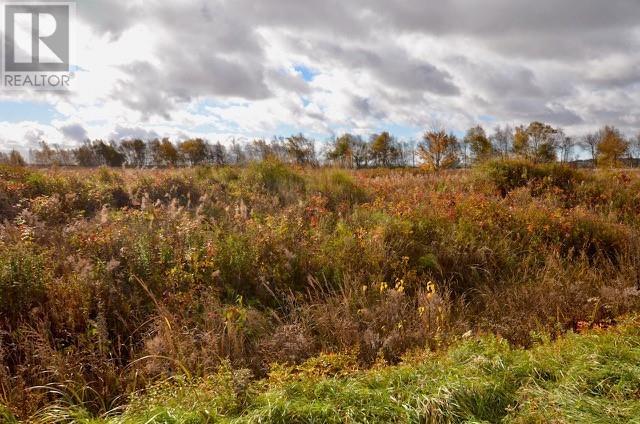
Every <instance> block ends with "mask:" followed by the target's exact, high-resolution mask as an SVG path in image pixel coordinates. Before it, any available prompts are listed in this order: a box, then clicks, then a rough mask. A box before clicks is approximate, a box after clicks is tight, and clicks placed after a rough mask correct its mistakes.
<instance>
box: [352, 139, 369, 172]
mask: <svg viewBox="0 0 640 424" xmlns="http://www.w3.org/2000/svg"><path fill="white" fill-rule="evenodd" d="M351 141H352V143H353V148H352V150H353V163H354V165H355V167H356V168H358V169H359V168H363V167H367V166H369V144H368V143H367V142H365V141H364V140H363V139H362V137H360V136H357V137H355V138H354V139H353V140H351Z"/></svg>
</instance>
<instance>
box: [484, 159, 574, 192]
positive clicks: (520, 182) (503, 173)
mask: <svg viewBox="0 0 640 424" xmlns="http://www.w3.org/2000/svg"><path fill="white" fill-rule="evenodd" d="M480 172H481V174H482V175H483V176H485V177H486V178H487V179H488V180H489V181H490V182H491V183H492V184H493V185H494V186H495V188H496V189H497V190H499V191H500V192H501V193H502V195H503V196H506V194H507V193H509V192H510V191H512V190H514V189H516V188H518V187H524V186H531V187H532V188H533V189H536V190H539V189H545V188H546V189H548V188H554V187H555V188H559V189H562V190H566V191H569V190H572V189H573V188H574V186H575V185H577V184H579V183H580V182H581V181H583V180H584V179H585V177H584V176H583V175H582V174H581V173H580V172H579V171H577V170H574V169H572V168H570V167H568V166H566V165H561V164H546V165H536V164H534V163H532V162H529V161H527V160H506V161H504V160H494V161H490V162H488V163H486V164H484V165H482V166H481V167H480Z"/></svg>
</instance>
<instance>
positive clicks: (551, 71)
mask: <svg viewBox="0 0 640 424" xmlns="http://www.w3.org/2000/svg"><path fill="white" fill-rule="evenodd" d="M77 14H78V22H77V27H76V28H77V34H78V37H77V38H78V40H77V51H78V57H77V61H78V68H79V70H78V72H77V73H76V77H75V80H74V81H73V90H72V92H70V93H69V94H67V95H55V94H44V93H41V92H34V93H29V92H17V93H16V92H10V93H8V92H2V93H0V147H2V148H5V149H8V148H14V147H18V148H21V149H25V148H28V147H29V146H30V145H32V144H33V143H36V142H37V141H38V140H40V139H46V140H48V141H50V142H53V143H60V144H66V145H71V144H74V143H77V142H78V141H80V140H82V139H85V138H87V137H90V138H107V139H118V138H123V137H142V138H149V137H156V136H161V137H162V136H169V137H172V138H174V139H180V138H184V137H188V136H200V137H205V138H207V139H210V140H224V139H226V138H228V137H232V136H235V137H246V138H251V137H271V136H273V135H290V134H292V133H294V132H300V131H302V132H304V133H306V134H308V135H310V136H313V137H316V138H317V139H319V140H324V139H326V138H328V137H330V136H332V135H334V134H338V133H342V132H346V131H349V132H355V133H361V134H369V133H372V132H375V131H381V130H389V131H391V132H392V133H393V134H395V135H397V136H399V137H401V138H417V137H418V136H419V134H420V132H421V131H423V130H424V129H425V128H428V127H429V126H430V125H432V123H434V122H436V121H437V122H439V123H441V124H443V125H445V126H446V127H447V128H449V129H451V130H454V131H464V130H465V129H466V128H468V127H470V126H472V125H474V124H482V125H484V126H485V127H486V128H487V129H491V128H493V127H494V126H495V125H497V124H503V123H510V124H519V123H528V122H530V121H532V120H543V121H546V122H549V123H551V124H554V125H558V126H562V127H564V128H565V129H566V131H567V133H569V134H574V135H577V134H581V133H582V132H585V131H588V130H591V129H593V128H594V127H597V126H600V125H604V124H613V125H616V126H618V127H620V128H621V129H622V130H623V131H624V132H626V133H628V134H635V133H637V132H638V131H640V104H639V100H640V97H639V95H640V48H639V47H640V0H536V1H532V0H482V1H479V0H447V1H442V0H438V1H431V0H428V1H425V0H398V1H393V2H391V1H388V0H366V1H365V0H348V1H347V0H341V1H334V0H322V1H318V0H314V1H306V0H253V1H249V0H222V1H203V0H181V1H167V0H144V1H140V0H138V1H136V0H100V1H98V0H82V1H79V2H78V3H77Z"/></svg>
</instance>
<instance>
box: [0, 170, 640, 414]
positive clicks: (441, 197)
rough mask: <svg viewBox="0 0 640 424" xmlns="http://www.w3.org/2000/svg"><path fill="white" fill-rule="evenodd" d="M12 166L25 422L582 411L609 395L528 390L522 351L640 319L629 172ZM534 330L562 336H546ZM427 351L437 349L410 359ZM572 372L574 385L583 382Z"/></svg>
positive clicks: (10, 299)
mask: <svg viewBox="0 0 640 424" xmlns="http://www.w3.org/2000/svg"><path fill="white" fill-rule="evenodd" d="M0 175H1V176H2V178H0V222H2V224H0V289H2V290H1V291H0V300H1V304H0V403H2V404H3V405H4V406H3V409H2V412H1V413H2V414H5V415H6V416H9V415H7V414H9V411H10V412H11V414H13V415H14V416H15V417H17V418H19V419H20V420H23V421H27V420H30V419H34V417H40V418H43V417H49V418H47V419H44V421H47V420H49V421H54V422H55V421H57V422H73V421H74V420H76V421H82V420H85V421H86V420H90V419H95V420H100V419H104V418H105V417H106V416H107V415H109V414H111V415H114V416H113V417H112V416H109V417H108V418H109V419H112V420H116V421H117V420H118V419H121V418H119V417H117V416H115V415H117V414H119V413H121V412H122V411H123V410H126V411H127V412H126V414H125V415H124V416H123V417H125V418H126V417H129V418H131V419H134V417H137V416H138V415H144V416H147V417H148V418H152V417H153V414H154V413H153V412H152V410H156V409H157V412H162V413H163V414H164V413H165V412H166V413H168V414H169V413H170V414H173V412H171V411H169V412H167V411H165V410H166V409H167V408H169V409H171V408H173V409H175V410H176V411H178V410H185V411H186V410H189V411H196V412H197V413H200V412H202V411H204V410H208V411H209V414H210V416H211V417H216V416H221V417H222V416H224V417H227V418H234V417H235V418H237V419H249V418H251V417H255V420H256V421H260V420H261V419H262V420H263V421H264V420H266V419H264V417H265V416H267V417H268V416H271V417H272V419H273V420H275V419H276V418H277V417H278V416H280V417H281V419H282V420H285V421H286V420H288V421H292V420H294V418H295V416H294V415H292V414H299V416H300V417H301V418H300V420H304V419H305V418H304V417H312V418H313V419H316V420H319V421H322V420H326V421H331V420H334V419H339V418H343V417H346V416H349V415H348V414H352V418H353V420H360V421H362V420H369V421H376V420H377V421H380V420H391V421H393V420H403V419H404V420H406V419H409V418H412V417H413V418H412V419H416V420H419V419H425V420H426V418H425V415H424V414H426V413H427V412H428V411H434V412H433V414H436V413H441V414H442V417H444V418H442V419H443V420H445V421H446V420H453V421H455V420H461V419H462V418H460V417H464V419H468V420H476V421H482V420H485V421H496V420H499V419H503V418H505V417H511V415H512V414H515V413H516V412H518V413H524V412H525V411H529V410H530V411H531V412H530V413H529V414H530V416H535V417H537V418H536V419H534V420H533V421H535V420H538V421H548V420H549V418H548V417H546V416H543V415H540V414H542V413H543V412H541V411H542V410H541V408H542V406H541V405H545V407H547V406H548V407H549V408H551V407H552V406H553V405H556V406H557V408H560V409H561V410H562V411H565V412H566V411H569V410H570V409H571V408H574V407H575V408H577V409H576V411H578V412H579V411H581V410H582V409H581V408H583V409H585V410H588V408H589V405H590V403H589V402H592V401H593V402H596V401H597V400H598V399H599V397H598V396H601V395H598V396H595V395H594V396H595V397H594V399H595V400H594V399H591V398H589V397H585V395H584V393H585V392H584V390H583V388H582V386H580V387H578V388H577V389H576V390H578V392H576V393H577V394H576V396H578V398H579V399H580V402H586V403H584V404H581V405H582V406H579V405H578V406H576V405H577V404H573V403H572V404H568V403H566V402H567V399H569V397H566V396H565V394H566V393H568V392H567V390H569V389H568V387H569V386H570V384H569V380H567V385H566V386H562V390H561V392H558V390H560V386H553V387H552V388H547V386H545V385H544V384H543V382H542V380H536V379H535V378H538V377H535V376H534V377H535V378H534V380H531V381H536V382H537V383H536V384H535V385H532V384H530V382H528V381H529V380H530V378H532V377H531V375H532V374H531V372H532V371H531V369H529V368H531V367H530V365H531V364H532V362H531V361H532V360H533V359H531V358H532V356H531V355H534V356H535V355H537V354H535V352H543V351H544V349H551V351H550V353H549V355H550V357H551V356H553V357H558V355H557V354H556V353H553V346H559V345H561V344H562V343H565V342H564V341H562V340H565V339H563V338H562V337H563V336H564V335H565V334H567V333H571V332H574V331H577V330H579V329H581V328H582V327H584V326H591V327H598V326H601V327H605V326H610V325H615V324H616V323H617V322H618V321H619V317H620V316H625V315H630V314H637V313H640V292H639V291H638V289H637V286H638V282H639V281H640V274H639V272H638V270H639V269H640V259H639V258H640V252H639V251H638V249H639V248H640V243H639V240H640V239H639V236H640V219H639V218H640V195H638V193H640V174H639V173H637V172H633V171H622V170H615V171H613V170H612V171H604V172H602V171H595V172H590V171H578V170H574V169H570V168H567V167H565V166H560V165H534V164H530V163H526V162H518V161H516V162H511V161H505V162H499V163H489V164H486V165H484V166H483V167H480V168H478V169H476V170H473V171H471V172H467V171H451V172H441V173H426V172H422V171H420V170H381V169H375V170H362V171H345V170H336V169H324V168H322V169H304V168H298V167H292V166H287V165H284V164H282V163H278V162H275V161H267V162H265V163H260V164H253V165H250V166H247V167H222V168H214V167H199V168H193V169H166V170H122V169H117V170H108V169H98V170H89V169H46V170H34V169H21V168H0ZM630 326H631V325H630V324H628V325H626V327H624V328H629V327H630ZM616 331H618V330H614V331H613V332H612V333H611V334H612V335H617V336H616V337H620V338H621V339H622V340H626V341H625V343H627V342H629V343H630V342H631V341H632V340H633V339H632V337H631V336H628V337H627V335H629V334H631V333H629V331H630V330H629V331H628V330H624V331H627V332H626V333H624V332H616ZM620 331H623V330H620ZM465 334H476V335H482V334H484V335H487V336H486V337H484V338H481V339H480V340H481V341H480V342H476V343H480V344H479V346H480V347H479V349H481V350H483V351H486V352H489V351H491V349H496V351H497V352H498V353H499V357H500V358H501V361H503V362H504V364H505V367H506V368H505V369H504V370H501V369H491V370H490V371H491V372H488V374H487V375H484V374H479V372H480V371H479V369H476V368H474V366H475V365H474V364H473V363H471V362H469V361H468V360H467V359H468V357H464V355H463V353H462V352H464V351H465V349H467V350H469V349H471V348H472V346H473V343H472V342H464V343H462V344H460V340H461V338H462V337H463V335H465ZM540 335H545V337H549V338H551V339H553V340H561V341H557V342H555V344H547V345H544V346H547V347H544V346H540V345H539V340H540V338H541V336H540ZM596 336H597V340H600V341H601V342H602V344H603V347H604V346H605V345H606V344H607V343H609V342H608V340H609V338H608V337H609V336H608V335H607V333H603V334H596V335H595V336H594V337H596ZM590 337H591V336H585V339H584V340H585V341H584V342H582V341H579V340H582V339H575V348H574V347H573V346H572V347H571V349H572V350H573V351H576V352H578V347H579V346H581V345H580V343H586V341H587V340H590V339H589V338H590ZM611 337H613V336H611ZM566 340H572V342H571V343H574V342H573V340H574V336H568V338H567V339H566ZM594 343H595V342H594ZM597 343H600V342H597ZM521 348H532V349H533V350H528V351H525V350H520V349H521ZM571 349H570V350H571ZM414 351H430V352H433V353H432V354H430V355H428V356H425V355H424V354H421V355H422V356H423V358H422V359H423V360H422V361H421V362H417V363H413V365H398V364H402V363H404V364H407V363H408V362H407V361H406V357H407V355H408V353H410V352H414ZM345 352H346V353H345ZM456 352H457V353H456ZM558 354H559V353H558ZM452 355H453V356H452ZM455 355H462V356H461V358H463V357H464V358H467V359H465V360H464V361H461V362H460V363H458V362H456V361H455V360H454V359H451V358H454V357H455ZM487 355H488V354H487ZM487 355H485V354H482V355H481V356H486V357H492V358H493V356H491V355H488V356H487ZM496 355H498V354H496ZM541 355H542V354H540V355H539V356H538V358H539V360H542V359H543V358H542V356H541ZM576 355H578V354H577V353H576ZM609 356H611V355H609ZM578 357H579V355H578ZM403 358H405V359H404V360H403ZM447 358H449V359H447ZM464 358H463V359H464ZM607 360H608V359H607ZM403 361H404V362H403ZM434 361H435V362H434ZM447 361H448V362H447ZM510 361H511V362H510ZM432 362H433V363H434V364H437V366H436V365H433V366H434V367H436V368H438V369H436V368H433V367H432V368H429V367H430V366H431V365H428V364H431V363H432ZM576 364H577V363H576ZM522 367H524V368H522ZM527 367H529V368H527ZM562 367H564V365H563V366H562ZM562 367H560V368H562ZM556 368H557V367H556ZM554 369H555V368H554ZM620 369H623V368H620ZM421 370H422V371H421ZM518 370H520V371H518ZM520 372H521V374H518V373H520ZM545 372H546V371H545ZM549 372H551V371H549ZM571 372H572V375H570V376H565V377H566V378H570V379H574V380H575V381H574V380H571V381H573V382H574V383H576V384H577V383H578V382H579V381H580V380H579V379H580V378H583V377H584V378H586V377H587V374H589V373H587V374H585V372H586V371H584V370H578V369H576V370H575V371H571ZM494 374H495V375H494ZM543 374H544V373H543ZM543 374H541V375H543ZM547 374H548V373H547ZM545 375H546V374H545ZM549 375H551V374H549ZM553 375H554V376H555V377H554V379H553V381H552V380H549V381H550V383H549V384H551V383H554V384H555V383H557V382H559V381H561V380H562V378H565V377H562V378H560V377H559V374H557V373H556V372H555V371H554V373H553ZM589 375H590V374H589ZM429 376H431V377H432V378H433V380H429V378H431V377H429ZM465 376H466V377H465ZM492 376H493V377H492ZM580 376H582V377H580ZM494 377H495V378H494ZM540 378H542V377H540ZM603 378H604V377H603ZM616 378H617V377H616ZM621 378H622V377H621ZM403 379H404V380H403ZM405 380H406V387H407V390H408V391H403V388H404V386H403V385H405V384H404V382H405ZM313 381H315V382H317V385H316V384H315V383H314V384H311V382H313ZM376 381H379V382H380V383H379V385H376V383H375V382H376ZM398 381H402V382H403V383H402V384H401V383H399V382H398ZM599 381H600V380H599ZM602 381H604V380H602ZM608 381H610V380H606V381H605V383H602V384H605V385H607V384H609V383H608ZM611 381H613V380H611ZM616 381H617V380H616ZM427 382H429V383H428V384H427ZM558 384H559V383H558ZM571 384H573V383H571ZM601 386H602V385H601ZM594 387H595V386H594ZM607 387H608V386H607ZM492 388H493V389H492ZM598 388H600V386H598ZM409 389H410V390H409ZM494 389H495V390H494ZM431 390H436V391H431ZM536 390H538V391H536ZM607 390H608V389H607ZM351 392H353V394H354V395H355V394H359V395H358V396H360V397H357V396H356V397H353V396H351V397H350V393H351ZM414 392H415V393H414ZM565 392H566V393H565ZM465 393H466V394H465ZM554 393H560V394H557V396H560V397H559V398H556V397H554V396H556V394H554ZM138 395H140V396H143V398H142V399H143V401H142V402H143V403H138V404H137V403H136V401H135V397H136V396H138ZM387 395H389V396H387ZM332 396H333V397H332ZM366 396H370V397H371V398H372V399H374V401H371V402H368V403H367V401H366V399H365V398H366ZM390 396H393V398H391V397H390ZM602 396H604V395H602ZM616 396H618V395H616ZM605 397H606V396H605ZM614 397H615V396H614ZM343 398H344V401H345V402H347V403H342V402H341V399H343ZM578 398H576V399H578ZM394 399H395V400H394ZM540 399H546V400H544V401H542V400H540ZM616 399H617V398H616ZM316 400H317V401H316ZM189 402H193V405H192V406H190V407H189V408H186V406H185V405H189ZM425 402H426V403H425ZM474 402H475V403H474ZM563 402H565V403H563ZM576 402H577V401H576ZM625 402H626V401H625ZM623 403H624V402H623ZM628 403H629V405H631V406H633V403H632V402H631V401H629V402H628ZM153 405H156V406H154V407H152V406H153ZM512 405H517V406H518V409H517V411H516V410H512V409H510V407H511V406H512ZM405 406H406V408H405ZM592 406H593V405H592ZM439 408H440V409H439ZM456 408H458V409H456ZM620 408H622V406H621V407H620ZM173 409H171V410H173ZM163 411H164V412H163ZM198 411H200V412H198ZM425 411H427V412H425ZM438 411H440V412H438ZM470 411H471V412H470ZM549 411H552V409H549ZM598 411H599V410H598V409H596V410H595V412H593V413H594V414H595V413H597V412H598ZM565 412H563V413H565ZM578 412H575V413H576V414H578ZM176 413H177V412H176ZM553 413H554V412H549V414H553ZM567 413H568V412H567ZM585 413H586V412H585ZM136 414H137V415H136ZM148 414H151V415H148ZM184 414H186V412H184ZM265 414H266V415H265ZM269 414H271V415H269ZM278 414H279V415H278ZM305 414H306V415H305ZM314 414H315V415H314ZM322 414H326V416H325V417H324V418H322V419H321V418H318V417H321V416H322ZM367 414H370V416H369V415H367ZM385 414H389V415H388V416H387V415H385ZM403 414H404V415H403ZM420 414H423V415H420ZM456 414H458V415H456ZM505 414H506V415H505ZM536 414H537V415H536ZM165 415H166V414H165ZM163 416H164V415H163ZM185 416H186V415H185ZM434 416H435V415H434ZM56 417H57V418H56ZM64 417H66V418H64ZM193 417H194V418H193V420H196V422H197V420H198V419H200V418H198V417H200V416H199V415H197V414H196V415H193ZM336 417H338V418H336ZM420 417H422V418H420ZM474 417H475V418H474ZM514 417H515V416H514ZM549 417H551V415H549ZM576 417H577V415H576ZM122 419H123V418H122ZM136 419H137V418H136ZM309 419H311V418H309ZM514 419H515V418H514ZM5 420H8V418H6V419H5ZM166 420H167V421H168V422H170V421H171V420H170V416H169V415H167V419H166ZM185 420H186V418H185V419H184V420H183V419H182V418H181V419H180V420H179V421H185ZM211 420H213V418H211ZM187 421H188V420H187Z"/></svg>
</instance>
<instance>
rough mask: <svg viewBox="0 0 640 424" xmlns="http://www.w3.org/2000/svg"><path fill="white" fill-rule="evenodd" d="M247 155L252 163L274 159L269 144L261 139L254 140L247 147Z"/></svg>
mask: <svg viewBox="0 0 640 424" xmlns="http://www.w3.org/2000/svg"><path fill="white" fill-rule="evenodd" d="M247 153H248V154H249V158H250V160H252V161H264V160H267V159H269V158H271V157H275V153H274V151H273V149H272V148H271V146H270V145H269V143H267V142H266V141H265V140H263V139H255V140H253V141H252V142H251V144H250V145H249V146H247Z"/></svg>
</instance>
